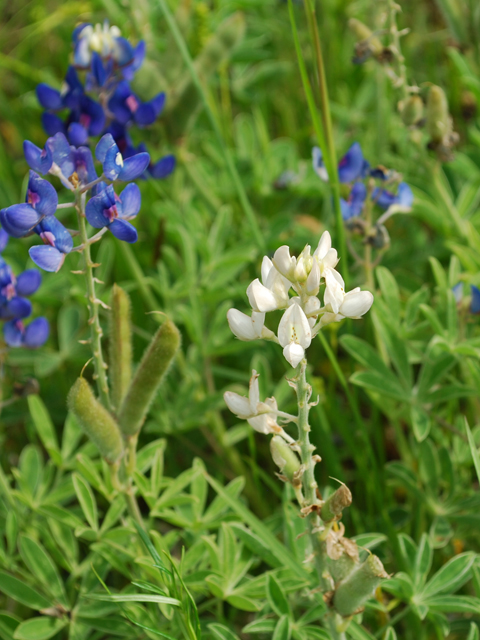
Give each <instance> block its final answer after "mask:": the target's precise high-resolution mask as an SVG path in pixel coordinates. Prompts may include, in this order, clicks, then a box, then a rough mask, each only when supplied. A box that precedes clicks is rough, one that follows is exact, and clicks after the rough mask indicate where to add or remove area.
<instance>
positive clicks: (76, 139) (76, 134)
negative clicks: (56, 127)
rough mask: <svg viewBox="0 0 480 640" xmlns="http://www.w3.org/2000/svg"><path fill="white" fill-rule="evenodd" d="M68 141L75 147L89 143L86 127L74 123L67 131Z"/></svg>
mask: <svg viewBox="0 0 480 640" xmlns="http://www.w3.org/2000/svg"><path fill="white" fill-rule="evenodd" d="M67 136H68V141H69V142H70V144H73V146H74V147H79V146H80V145H82V144H87V142H88V131H87V130H86V129H85V127H84V126H82V125H81V124H79V123H78V122H72V124H71V125H70V126H69V127H68V129H67Z"/></svg>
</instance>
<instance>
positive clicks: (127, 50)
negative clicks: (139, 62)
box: [113, 37, 135, 67]
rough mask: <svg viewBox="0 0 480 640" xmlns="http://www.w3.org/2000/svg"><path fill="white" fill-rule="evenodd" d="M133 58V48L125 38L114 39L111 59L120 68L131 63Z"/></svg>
mask: <svg viewBox="0 0 480 640" xmlns="http://www.w3.org/2000/svg"><path fill="white" fill-rule="evenodd" d="M134 56H135V52H134V50H133V47H132V45H131V44H130V42H129V41H128V40H127V39H126V38H122V37H118V38H115V39H114V41H113V58H114V60H115V62H116V63H117V64H118V65H119V66H120V67H123V66H125V65H126V64H130V63H131V62H133V59H134Z"/></svg>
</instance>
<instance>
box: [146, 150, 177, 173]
mask: <svg viewBox="0 0 480 640" xmlns="http://www.w3.org/2000/svg"><path fill="white" fill-rule="evenodd" d="M176 163H177V160H176V158H175V156H172V155H169V156H164V157H163V158H161V159H160V160H159V161H158V162H156V163H155V164H154V165H152V166H150V168H149V171H150V173H151V174H152V177H153V178H158V179H161V178H166V177H167V176H169V175H170V174H171V173H172V172H173V170H174V169H175V165H176Z"/></svg>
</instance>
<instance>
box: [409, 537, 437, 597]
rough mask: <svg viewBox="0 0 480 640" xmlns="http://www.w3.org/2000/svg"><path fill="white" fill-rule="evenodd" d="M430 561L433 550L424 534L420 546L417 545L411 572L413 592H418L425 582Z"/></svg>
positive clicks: (430, 564) (430, 565)
mask: <svg viewBox="0 0 480 640" xmlns="http://www.w3.org/2000/svg"><path fill="white" fill-rule="evenodd" d="M432 559H433V549H432V546H431V544H430V538H429V536H428V535H427V534H426V533H424V534H422V537H421V539H420V544H419V545H418V551H417V555H416V558H415V566H414V572H413V575H414V585H415V590H418V589H419V588H420V587H422V586H423V585H424V584H425V582H426V581H427V577H428V574H429V573H430V569H431V567H432Z"/></svg>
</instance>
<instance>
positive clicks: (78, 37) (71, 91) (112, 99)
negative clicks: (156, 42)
mask: <svg viewBox="0 0 480 640" xmlns="http://www.w3.org/2000/svg"><path fill="white" fill-rule="evenodd" d="M73 49H74V53H73V65H71V66H70V67H69V68H68V70H67V73H66V76H65V82H64V85H63V88H62V90H61V91H59V90H57V89H55V88H53V87H50V86H49V85H47V84H39V85H38V86H37V97H38V100H39V102H40V104H41V105H42V107H43V108H44V109H45V112H44V113H43V115H42V122H43V126H44V129H45V131H46V132H47V134H48V135H49V136H55V135H56V134H57V133H62V134H63V135H64V136H65V137H66V138H67V139H68V141H69V143H70V144H72V145H74V146H76V147H78V146H83V145H86V144H87V143H88V140H89V137H90V136H99V135H104V134H106V133H109V134H111V135H112V136H113V139H114V140H115V142H116V144H117V146H118V148H119V149H120V151H121V153H122V155H123V157H124V158H130V157H132V156H134V155H136V154H137V153H139V152H144V151H146V149H145V145H144V144H140V145H138V146H137V147H135V146H134V144H133V142H132V139H131V137H130V134H129V129H130V127H131V126H132V125H137V126H139V127H146V126H148V125H151V124H153V123H154V122H155V120H156V119H157V118H158V116H159V115H160V114H161V112H162V110H163V107H164V105H165V94H164V93H159V94H158V95H156V96H155V97H154V98H153V99H152V100H149V101H148V102H142V100H141V99H140V98H139V97H138V96H137V95H136V94H135V93H134V92H133V91H132V89H131V87H130V81H131V80H132V79H133V77H134V75H135V73H136V71H138V69H140V67H141V66H142V63H143V60H144V58H145V43H144V42H143V41H141V42H139V43H138V44H137V46H136V47H133V46H132V45H131V44H130V42H128V40H126V39H125V38H123V37H122V36H121V35H120V31H119V29H118V28H117V27H114V26H112V27H110V26H109V24H108V22H105V23H104V24H103V25H99V24H97V25H95V27H94V26H93V25H91V24H81V25H80V26H78V27H77V28H76V29H75V31H74V32H73ZM79 71H80V72H85V83H84V84H82V82H81V80H80V78H79V74H78V72H79ZM92 96H94V97H92ZM95 98H96V99H95ZM65 111H66V112H67V113H66V116H65V115H63V112H65ZM174 168H175V157H174V156H173V155H167V156H164V157H163V158H161V159H160V160H158V161H157V162H155V163H153V162H149V164H148V166H147V167H146V170H145V171H146V176H151V177H153V178H165V177H166V176H168V175H169V174H170V173H172V171H173V170H174ZM146 176H144V177H146Z"/></svg>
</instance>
